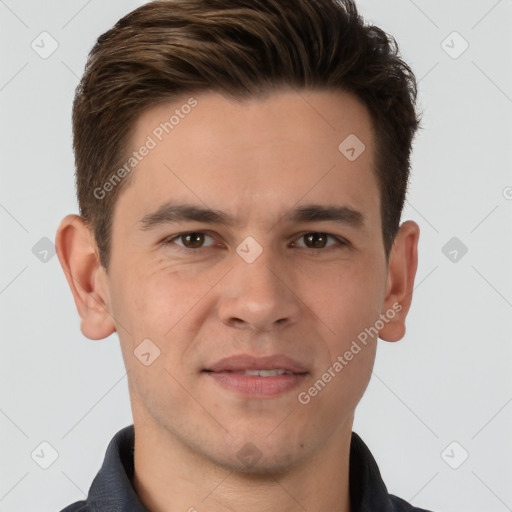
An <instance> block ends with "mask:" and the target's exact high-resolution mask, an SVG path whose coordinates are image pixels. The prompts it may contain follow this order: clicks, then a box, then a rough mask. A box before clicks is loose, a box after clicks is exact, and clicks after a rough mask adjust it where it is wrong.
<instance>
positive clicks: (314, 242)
mask: <svg viewBox="0 0 512 512" xmlns="http://www.w3.org/2000/svg"><path fill="white" fill-rule="evenodd" d="M329 239H331V240H333V241H334V243H332V244H330V245H327V242H328V240H329ZM298 240H304V242H305V247H306V248H307V249H313V250H314V249H325V248H329V247H332V246H335V245H338V246H343V245H348V243H347V242H346V241H345V240H343V239H341V238H338V237H337V236H334V235H330V234H329V233H322V232H319V231H311V232H309V233H304V234H303V235H301V236H300V238H299V239H298ZM294 246H297V243H296V242H295V243H294ZM298 247H301V246H300V245H299V246H298ZM302 247H304V246H302Z"/></svg>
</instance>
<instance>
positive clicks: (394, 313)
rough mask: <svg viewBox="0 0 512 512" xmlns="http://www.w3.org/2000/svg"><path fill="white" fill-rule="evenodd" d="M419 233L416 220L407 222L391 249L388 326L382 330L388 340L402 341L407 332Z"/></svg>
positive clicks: (385, 309) (386, 310) (386, 301)
mask: <svg viewBox="0 0 512 512" xmlns="http://www.w3.org/2000/svg"><path fill="white" fill-rule="evenodd" d="M419 236H420V228H419V226H418V225H417V224H416V223H415V222H412V221H407V222H404V223H403V224H402V225H401V226H400V229H399V231H398V233H397V235H396V237H395V242H394V244H393V248H392V249H391V253H390V255H389V266H388V276H387V281H386V296H385V299H384V303H383V310H382V315H384V317H385V318H384V323H385V325H384V327H383V328H382V329H381V330H380V331H379V338H381V339H383V340H384V341H399V340H401V339H402V338H403V337H404V335H405V319H406V317H407V313H408V312H409V308H410V306H411V301H412V292H413V289H414V278H415V276H416V269H417V267H418V240H419ZM382 315H381V317H382Z"/></svg>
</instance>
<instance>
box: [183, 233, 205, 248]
mask: <svg viewBox="0 0 512 512" xmlns="http://www.w3.org/2000/svg"><path fill="white" fill-rule="evenodd" d="M179 238H181V240H182V242H183V245H184V246H185V247H186V248H187V249H197V248H198V247H201V246H202V245H203V243H204V233H187V234H186V235H181V236H180V237H179Z"/></svg>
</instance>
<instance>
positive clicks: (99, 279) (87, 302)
mask: <svg viewBox="0 0 512 512" xmlns="http://www.w3.org/2000/svg"><path fill="white" fill-rule="evenodd" d="M55 246H56V250H57V256H58V258H59V261H60V264H61V266H62V269H63V270H64V274H65V275H66V279H67V281H68V284H69V287H70V289H71V293H72V294H73V298H74V300H75V305H76V308H77V310H78V314H79V315H80V318H81V322H80V330H81V331H82V333H83V334H84V336H86V337H87V338H89V339H91V340H101V339H103V338H106V337H107V336H110V334H112V333H113V332H114V331H115V330H116V329H115V323H114V320H113V318H112V316H111V314H110V297H109V287H108V276H107V274H106V271H105V269H104V268H103V267H102V266H101V264H100V261H99V256H98V254H99V253H98V248H97V245H96V241H95V239H94V236H93V234H92V231H91V229H90V227H89V225H88V223H87V222H86V221H85V220H84V219H83V218H82V217H79V216H78V215H67V216H66V217H65V218H64V219H63V220H62V222H61V223H60V225H59V228H58V230H57V235H56V237H55Z"/></svg>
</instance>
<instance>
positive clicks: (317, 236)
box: [306, 233, 326, 249]
mask: <svg viewBox="0 0 512 512" xmlns="http://www.w3.org/2000/svg"><path fill="white" fill-rule="evenodd" d="M306 237H307V240H308V242H311V243H312V245H313V247H314V248H315V249H318V248H320V249H321V248H323V247H324V246H325V241H326V240H325V233H309V234H307V235H306Z"/></svg>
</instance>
